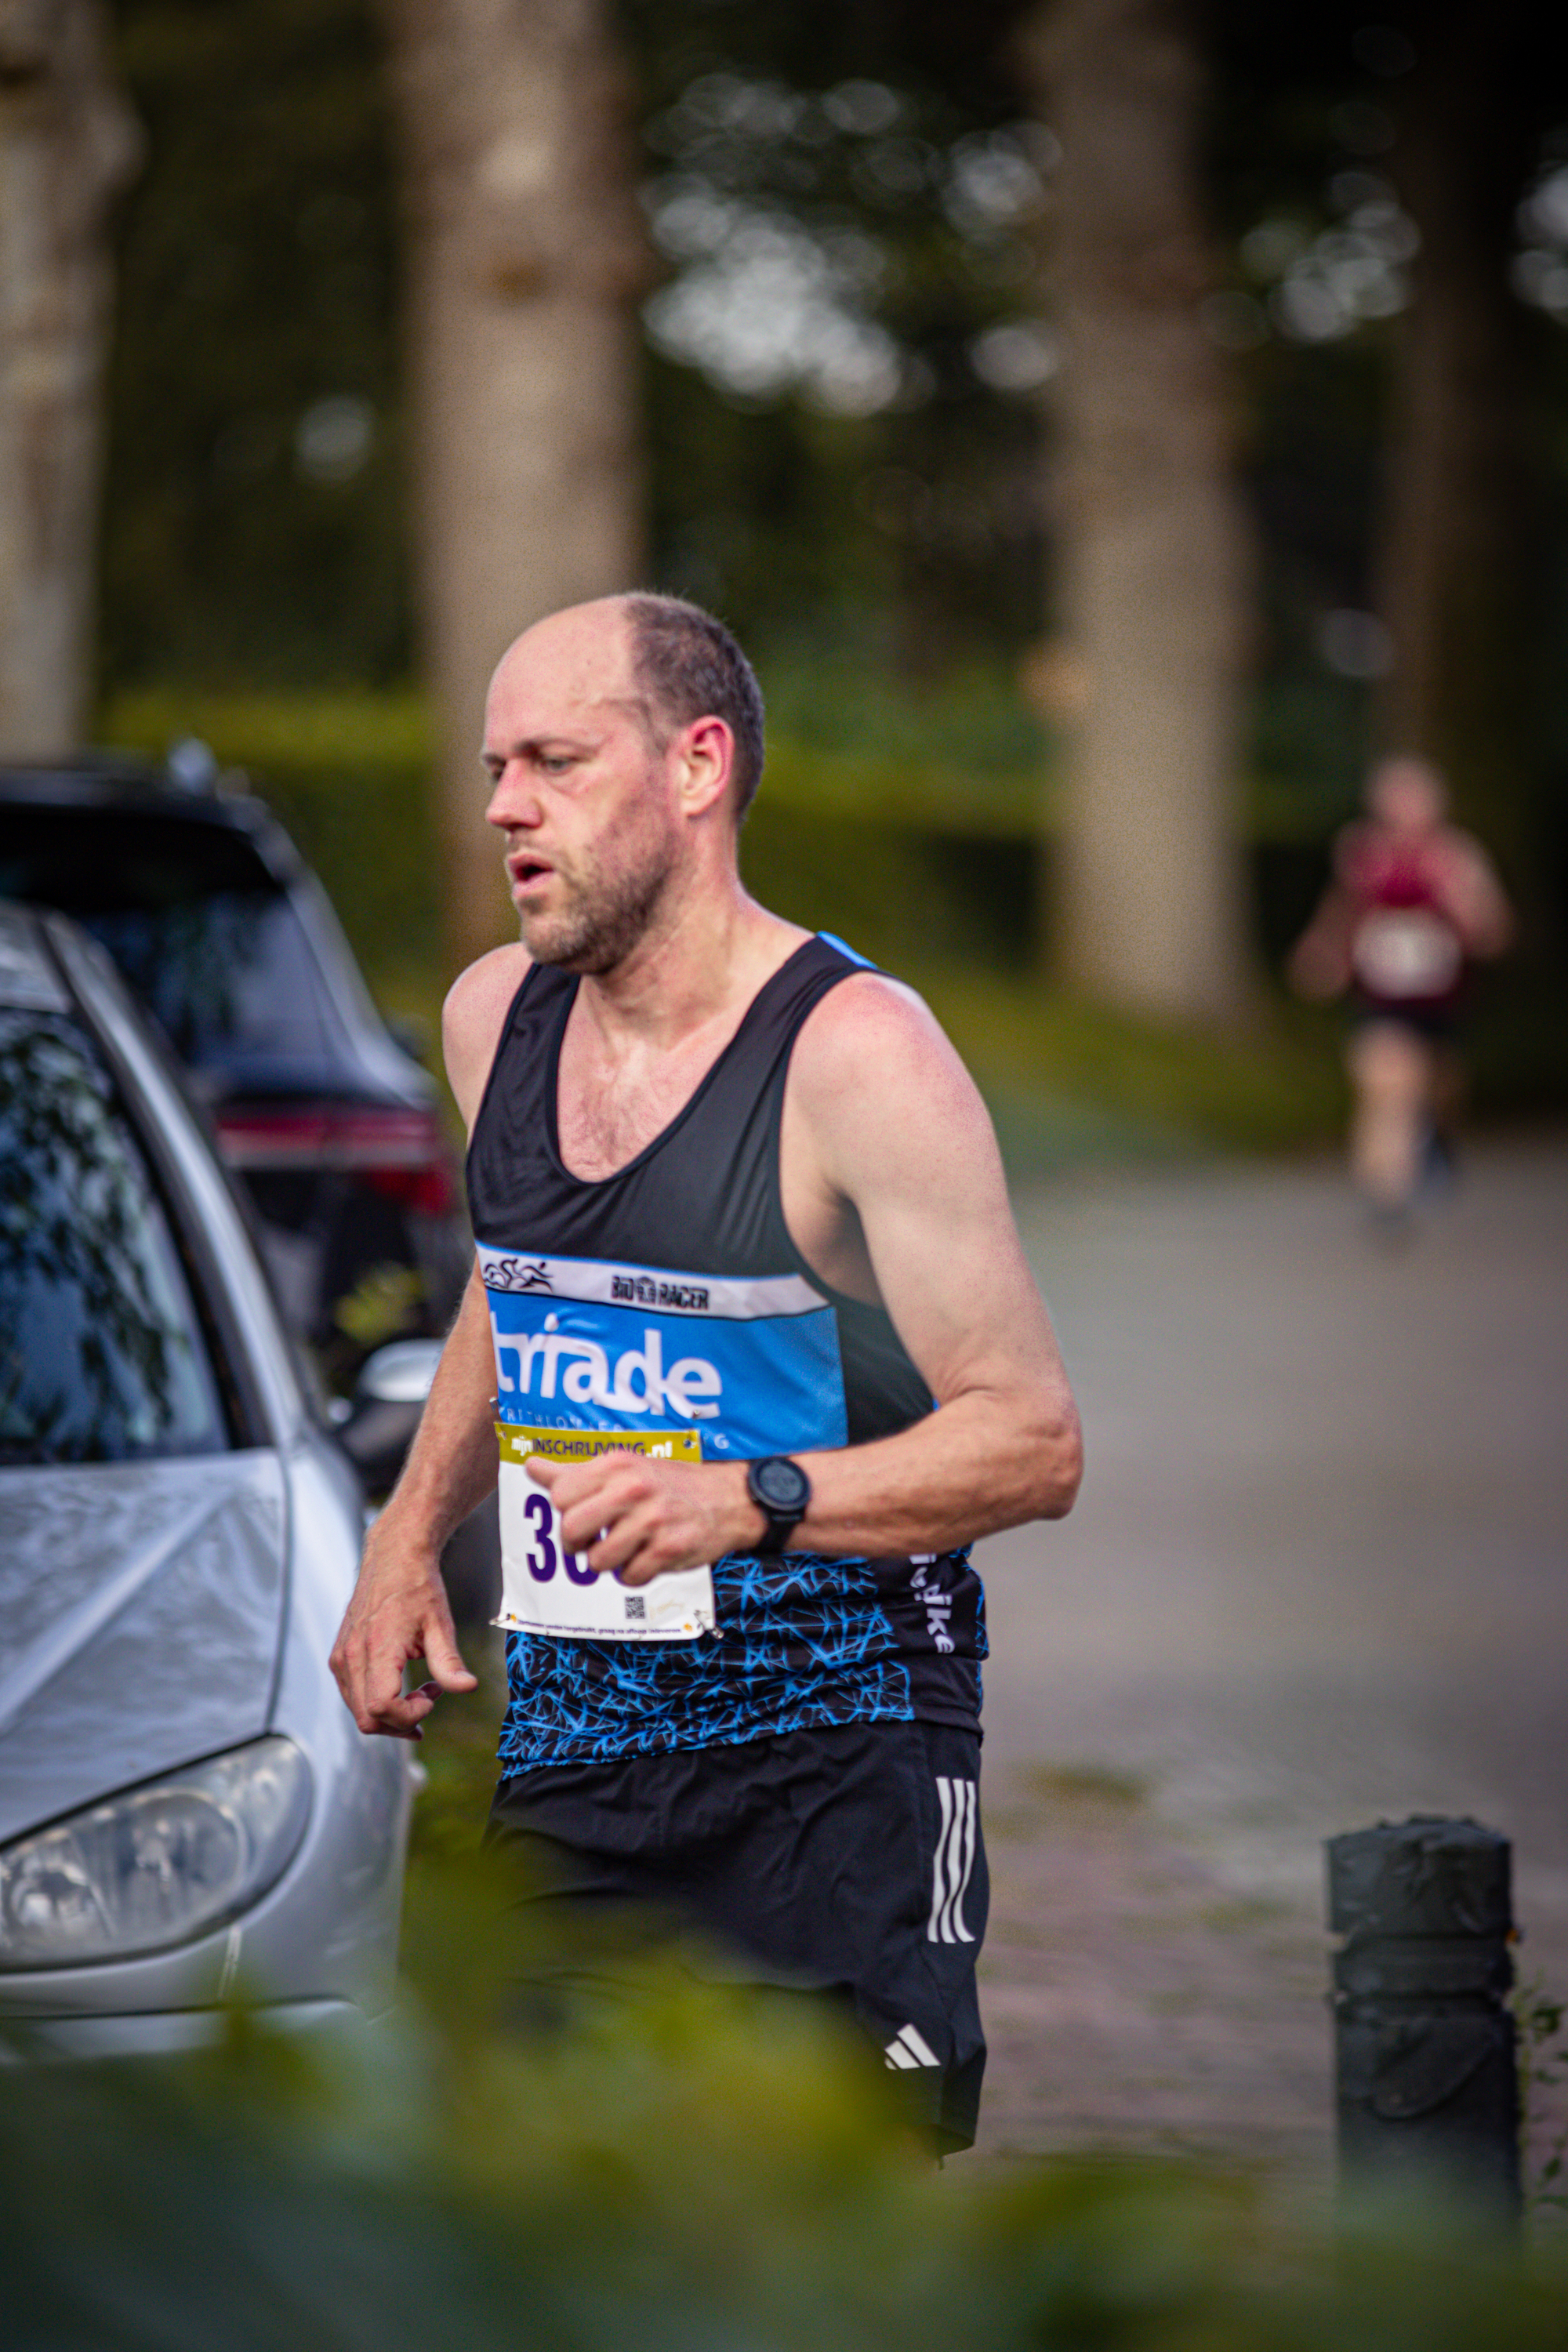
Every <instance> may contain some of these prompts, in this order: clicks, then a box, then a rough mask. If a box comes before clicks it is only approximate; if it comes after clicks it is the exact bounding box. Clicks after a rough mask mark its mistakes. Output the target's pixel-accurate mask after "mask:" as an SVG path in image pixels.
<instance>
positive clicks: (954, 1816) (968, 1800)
mask: <svg viewBox="0 0 1568 2352" xmlns="http://www.w3.org/2000/svg"><path fill="white" fill-rule="evenodd" d="M976 1795H977V1791H976V1789H975V1785H974V1783H973V1780H944V1779H943V1778H942V1774H941V1773H938V1774H937V1776H936V1801H937V1803H938V1804H939V1805H940V1806H941V1808H942V1827H941V1828H940V1829H939V1830H938V1832H937V1839H936V1858H935V1860H934V1862H933V1863H932V1864H931V1925H930V1926H929V1927H927V1929H926V1938H927V1941H928V1942H930V1943H932V1944H973V1941H974V1938H973V1936H972V1935H971V1934H970V1932H969V1930H968V1928H967V1927H965V1926H964V1924H963V1898H964V1895H966V1894H967V1893H968V1891H969V1875H970V1873H971V1871H973V1868H974V1845H975V1834H974V1832H975V1820H976V1813H977V1807H976V1804H975V1798H976Z"/></svg>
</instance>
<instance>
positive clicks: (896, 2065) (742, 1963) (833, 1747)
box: [489, 1723, 989, 2151]
mask: <svg viewBox="0 0 1568 2352" xmlns="http://www.w3.org/2000/svg"><path fill="white" fill-rule="evenodd" d="M979 1779H980V1741H979V1738H978V1736H977V1735H976V1734H975V1733H974V1732H973V1731H964V1730H960V1729H958V1728H957V1727H952V1726H949V1725H946V1724H935V1723H850V1724H839V1725H835V1726H833V1727H829V1728H826V1729H823V1730H807V1731H792V1732H785V1733H784V1734H781V1735H780V1736H778V1737H776V1738H771V1739H755V1740H750V1741H748V1742H746V1743H745V1744H744V1745H743V1746H740V1747H733V1748H726V1747H713V1748H685V1749H679V1750H677V1751H676V1752H675V1753H673V1754H670V1755H665V1756H631V1757H625V1758H622V1759H618V1760H616V1761H615V1762H612V1763H602V1764H601V1763H595V1764H558V1765H552V1766H548V1767H546V1768H544V1769H541V1770H537V1771H531V1772H521V1773H518V1774H515V1775H514V1776H513V1777H511V1778H510V1779H509V1780H503V1781H502V1782H501V1784H500V1788H499V1789H498V1790H497V1791H496V1796H495V1802H494V1805H493V1806H492V1808H491V1811H490V1824H489V1838H490V1839H491V1840H492V1841H494V1842H497V1843H504V1844H506V1845H508V1846H510V1847H512V1848H514V1849H517V1850H519V1851H520V1853H521V1857H522V1858H523V1859H524V1860H525V1861H526V1862H527V1863H528V1864H530V1865H531V1874H532V1875H533V1877H534V1879H535V1881H536V1883H537V1885H538V1886H539V1889H540V1892H539V1894H538V1895H536V1896H534V1897H533V1898H531V1899H533V1900H536V1901H540V1902H544V1903H551V1904H557V1903H561V1904H566V1905H569V1906H572V1907H573V1909H574V1910H575V1909H577V1907H578V1906H602V1907H603V1909H604V1911H605V1914H606V1916H607V1915H608V1914H609V1912H610V1911H611V1910H612V1909H624V1907H625V1906H627V1905H633V1906H638V1908H639V1909H642V1910H644V1911H646V1912H647V1913H650V1914H659V1915H662V1916H664V1917H666V1918H668V1917H669V1916H672V1915H673V1916H675V1917H676V1918H678V1919H679V1920H682V1921H685V1922H689V1924H690V1925H691V1926H692V1927H696V1928H697V1929H698V1930H699V1932H700V1933H701V1934H702V1935H703V1936H704V1937H706V1938H707V1939H708V1940H709V1942H710V1944H713V1945H716V1946H717V1947H718V1948H719V1949H720V1951H721V1953H722V1954H724V1955H725V1956H726V1958H728V1960H730V1961H731V1962H732V1963H733V1966H732V1967H731V1968H727V1969H726V1973H727V1974H735V1975H738V1976H740V1977H741V1978H742V1979H743V1980H745V1981H750V1982H753V1983H758V1984H773V1985H782V1986H786V1987H789V1988H792V1989H797V1990H798V1989H803V1988H804V1989H809V1990H816V1991H820V1992H823V1993H826V1994H832V1995H837V1997H838V1998H839V1999H840V2000H843V2001H845V2002H846V2003H847V2005H848V2006H849V2007H850V2008H852V2010H853V2011H854V2014H855V2016H856V2017H857V2018H858V2021H859V2022H860V2024H861V2025H862V2026H863V2028H864V2029H865V2031H866V2032H868V2033H869V2034H870V2035H871V2036H872V2038H873V2040H874V2042H875V2043H876V2046H877V2048H878V2049H879V2051H881V2052H882V2053H883V2056H884V2059H885V2062H886V2063H887V2064H888V2065H889V2067H891V2068H893V2069H894V2070H895V2071H896V2072H897V2074H899V2077H900V2089H901V2090H903V2091H904V2092H905V2093H906V2094H907V2095H908V2096H909V2098H910V2103H911V2105H912V2106H913V2108H914V2110H915V2112H916V2114H917V2115H918V2116H919V2117H920V2118H921V2121H922V2122H923V2123H924V2124H925V2125H927V2126H929V2128H930V2129H931V2134H932V2136H933V2137H934V2139H935V2142H936V2145H937V2146H938V2147H939V2148H941V2149H942V2150H943V2151H948V2150H952V2149H955V2148H961V2147H970V2146H971V2145H972V2143H973V2138H974V2126H975V2120H976V2117H977V2116H978V2114H979V2110H980V2084H981V2077H982V2075H983V2074H984V2070H985V2042H984V2036H983V2034H982V2032H981V2029H980V2005H979V2000H978V1998H977V1995H976V1991H975V1983H974V1963H975V1960H976V1958H977V1957H978V1954H979V1951H980V1946H981V1941H982V1938H983V1937H984V1933H985V1917H986V1906H987V1903H988V1899H989V1885H988V1880H987V1874H986V1867H985V1848H984V1842H983V1840H982V1837H981V1832H980V1810H979Z"/></svg>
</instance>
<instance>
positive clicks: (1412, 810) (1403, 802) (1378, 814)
mask: <svg viewBox="0 0 1568 2352" xmlns="http://www.w3.org/2000/svg"><path fill="white" fill-rule="evenodd" d="M1367 803H1368V806H1369V807H1370V808H1371V810H1372V814H1373V816H1374V817H1375V818H1376V819H1377V821H1378V823H1379V824H1384V825H1386V826H1387V827H1388V829H1389V831H1390V832H1391V833H1396V834H1399V835H1403V836H1405V837H1409V838H1415V836H1417V835H1421V834H1426V833H1430V832H1432V831H1433V830H1434V829H1435V828H1436V826H1437V825H1439V824H1442V822H1443V814H1444V793H1443V786H1442V782H1441V780H1440V779H1439V778H1438V776H1437V775H1436V772H1434V771H1433V770H1432V769H1431V768H1429V767H1427V765H1426V761H1422V760H1385V761H1384V762H1383V765H1382V766H1381V767H1380V768H1377V769H1375V770H1374V771H1373V778H1372V783H1371V787H1370V789H1369V791H1368V793H1367Z"/></svg>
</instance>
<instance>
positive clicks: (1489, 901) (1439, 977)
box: [1288, 755, 1513, 1233]
mask: <svg viewBox="0 0 1568 2352" xmlns="http://www.w3.org/2000/svg"><path fill="white" fill-rule="evenodd" d="M1447 801H1448V796H1447V790H1446V788H1445V786H1444V783H1443V779H1442V777H1441V776H1440V775H1439V774H1438V772H1437V771H1436V768H1434V767H1433V766H1432V765H1431V763H1430V762H1429V761H1426V760H1417V759H1413V758H1411V757H1409V756H1408V755H1401V756H1399V757H1397V758H1394V759H1388V760H1382V761H1379V762H1378V764H1377V765H1376V767H1374V768H1373V772H1372V773H1371V775H1370V777H1369V778H1368V780H1367V787H1366V811H1367V813H1366V815H1365V817H1364V818H1363V819H1362V820H1361V821H1360V822H1359V823H1357V824H1348V825H1346V826H1344V827H1343V828H1342V831H1341V833H1340V834H1339V835H1338V836H1337V838H1336V840H1335V842H1334V866H1333V878H1332V879H1331V882H1330V884H1329V887H1328V889H1327V890H1326V891H1325V893H1324V895H1323V898H1322V900H1321V904H1320V905H1319V908H1318V910H1317V912H1316V913H1315V914H1314V916H1313V917H1312V919H1311V921H1310V924H1309V925H1308V927H1307V929H1306V930H1305V931H1303V933H1302V934H1301V937H1300V939H1299V940H1297V942H1296V945H1295V947H1294V948H1293V949H1292V950H1291V952H1290V959H1289V966H1288V970H1289V977H1290V980H1291V982H1292V983H1293V984H1294V986H1295V988H1296V989H1297V991H1298V992H1299V993H1300V994H1301V995H1302V996H1306V997H1309V998H1317V999H1320V1000H1326V999H1327V998H1329V997H1332V996H1338V995H1341V994H1342V993H1343V992H1345V991H1346V990H1349V992H1351V995H1352V1002H1353V1006H1354V1026H1353V1028H1352V1034H1351V1039H1350V1044H1349V1046H1348V1048H1347V1051H1346V1056H1345V1059H1346V1066H1347V1067H1348V1069H1349V1072H1350V1079H1351V1086H1352V1091H1353V1094H1354V1099H1355V1109H1354V1113H1353V1116H1352V1122H1351V1171H1352V1175H1353V1177H1354V1179H1355V1181H1356V1184H1357V1186H1358V1187H1359V1189H1360V1190H1361V1192H1363V1195H1364V1197H1365V1199H1366V1200H1367V1202H1368V1203H1369V1205H1370V1206H1371V1208H1372V1210H1373V1215H1374V1218H1375V1219H1376V1221H1377V1223H1378V1225H1379V1227H1380V1228H1381V1229H1383V1230H1385V1231H1392V1232H1395V1233H1398V1232H1403V1231H1405V1226H1406V1221H1407V1219H1408V1217H1409V1214H1410V1212H1411V1209H1412V1208H1413V1206H1414V1204H1415V1196H1416V1193H1417V1192H1418V1191H1419V1189H1420V1185H1421V1181H1422V1176H1423V1172H1424V1163H1426V1162H1428V1161H1429V1160H1430V1159H1431V1157H1432V1155H1433V1153H1434V1150H1436V1153H1437V1155H1438V1157H1439V1162H1440V1163H1441V1161H1443V1160H1447V1157H1448V1154H1449V1152H1450V1150H1451V1144H1450V1140H1449V1137H1448V1134H1447V1129H1449V1128H1451V1126H1452V1124H1453V1120H1454V1118H1455V1115H1456V1113H1457V1111H1458V1104H1459V1098H1460V1096H1461V1093H1462V1073H1461V1069H1460V1065H1459V1058H1458V1029H1459V1016H1460V1013H1461V1010H1462V1004H1463V996H1464V983H1465V979H1466V974H1467V968H1468V966H1469V965H1470V964H1471V963H1473V962H1478V961H1481V960H1482V959H1484V958H1487V957H1491V956H1498V955H1501V954H1502V953H1503V951H1504V950H1505V949H1506V948H1507V947H1508V945H1509V943H1510V939H1511V937H1512V931H1513V917H1512V913H1511V910H1510V907H1509V903H1508V899H1507V898H1506V897H1505V896H1504V893H1503V887H1502V885H1501V883H1500V881H1499V879H1498V877H1497V874H1496V872H1495V870H1494V868H1493V866H1492V863H1491V860H1490V859H1489V857H1488V856H1487V854H1486V851H1485V850H1484V849H1483V848H1482V847H1481V845H1480V843H1479V841H1477V840H1476V839H1475V838H1474V836H1473V835H1470V834H1468V833H1462V832H1461V831H1460V830H1459V828H1458V826H1457V825H1454V824H1450V823H1449V822H1448V816H1447Z"/></svg>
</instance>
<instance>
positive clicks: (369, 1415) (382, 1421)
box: [337, 1339, 441, 1499]
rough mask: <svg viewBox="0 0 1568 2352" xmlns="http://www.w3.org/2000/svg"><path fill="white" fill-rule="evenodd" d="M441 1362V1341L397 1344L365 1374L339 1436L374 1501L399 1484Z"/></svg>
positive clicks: (377, 1355)
mask: <svg viewBox="0 0 1568 2352" xmlns="http://www.w3.org/2000/svg"><path fill="white" fill-rule="evenodd" d="M440 1360H441V1342H440V1340H439V1339H394V1340H392V1341H391V1342H390V1343H389V1344H388V1345H387V1346H386V1347H384V1348H377V1349H376V1350H375V1352H374V1355H372V1356H369V1357H367V1358H366V1359H365V1361H364V1364H363V1367H362V1368H361V1370H360V1376H359V1381H358V1383H357V1385H356V1387H355V1389H354V1393H353V1402H352V1403H351V1404H350V1406H349V1409H348V1414H347V1417H346V1418H345V1419H344V1420H343V1421H342V1422H341V1423H339V1424H338V1430H337V1435H338V1440H339V1443H340V1444H342V1448H343V1450H344V1452H345V1453H346V1454H348V1457H349V1459H350V1461H351V1462H353V1465H354V1467H355V1469H356V1470H357V1471H358V1472H359V1474H360V1476H361V1477H362V1478H363V1481H364V1486H365V1492H366V1493H367V1494H368V1495H369V1496H372V1497H373V1499H374V1498H375V1497H378V1496H383V1495H386V1494H390V1492H391V1491H392V1488H393V1487H394V1486H395V1485H396V1483H397V1476H398V1473H399V1471H400V1470H401V1469H402V1467H403V1463H404V1457H405V1455H406V1454H407V1452H408V1449H409V1447H410V1445H411V1444H413V1443H414V1433H415V1431H416V1429H417V1428H418V1426H419V1416H420V1414H421V1413H422V1412H424V1410H425V1400H426V1397H427V1396H428V1395H429V1393H430V1383H431V1381H433V1380H434V1379H435V1377H436V1367H437V1364H438V1363H439V1362H440Z"/></svg>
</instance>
